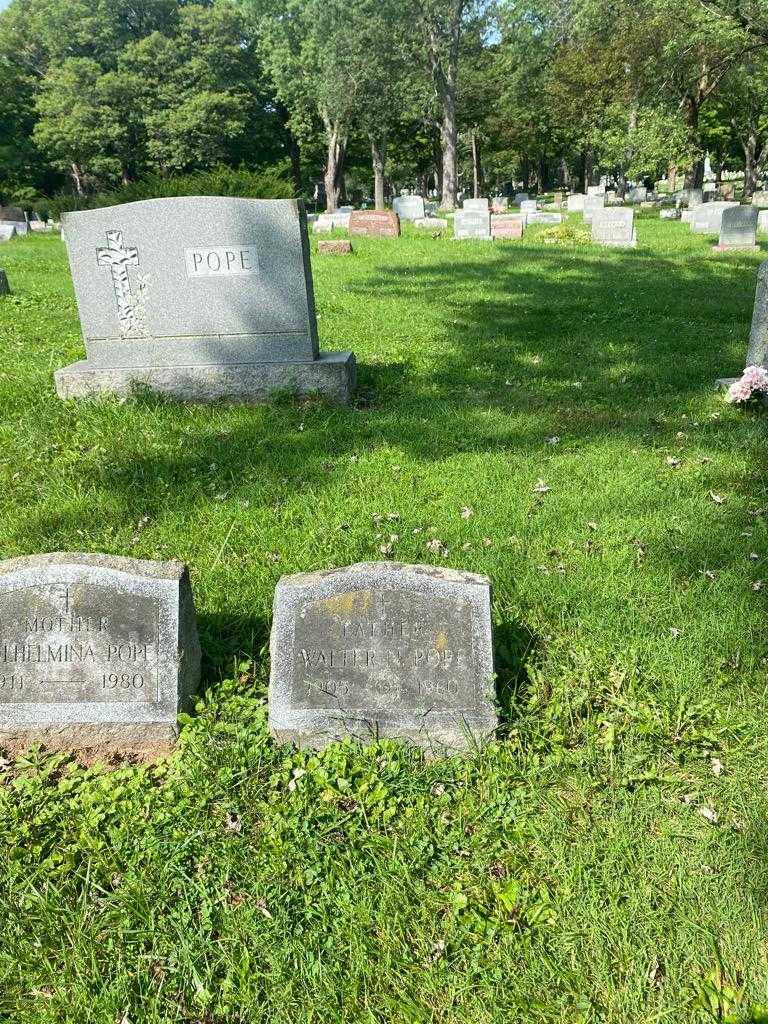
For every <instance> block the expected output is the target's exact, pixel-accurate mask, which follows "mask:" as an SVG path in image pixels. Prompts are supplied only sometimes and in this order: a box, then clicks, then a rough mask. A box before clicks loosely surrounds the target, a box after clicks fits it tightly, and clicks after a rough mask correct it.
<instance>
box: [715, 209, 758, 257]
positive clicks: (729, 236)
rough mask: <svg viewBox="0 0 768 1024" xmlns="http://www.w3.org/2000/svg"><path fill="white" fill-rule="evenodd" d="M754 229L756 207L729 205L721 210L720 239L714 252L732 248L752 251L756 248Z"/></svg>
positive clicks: (755, 228) (755, 224)
mask: <svg viewBox="0 0 768 1024" xmlns="http://www.w3.org/2000/svg"><path fill="white" fill-rule="evenodd" d="M756 231H757V207H755V206H732V207H729V208H728V209H726V210H723V216H722V218H721V220H720V241H719V242H718V244H717V245H716V246H714V249H715V251H716V252H727V251H729V250H733V249H742V250H744V249H746V250H748V251H750V252H753V251H754V250H755V249H757V245H756V244H755V233H756Z"/></svg>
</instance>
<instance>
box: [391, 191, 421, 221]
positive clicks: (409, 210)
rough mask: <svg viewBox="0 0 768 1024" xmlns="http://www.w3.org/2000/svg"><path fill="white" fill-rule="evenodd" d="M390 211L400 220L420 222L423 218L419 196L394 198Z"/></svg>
mask: <svg viewBox="0 0 768 1024" xmlns="http://www.w3.org/2000/svg"><path fill="white" fill-rule="evenodd" d="M392 209H393V210H394V211H395V213H396V214H397V215H398V216H399V217H400V220H420V219H421V218H422V217H424V216H425V211H424V200H423V199H422V197H421V196H396V197H395V198H394V199H393V201H392Z"/></svg>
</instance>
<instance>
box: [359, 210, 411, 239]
mask: <svg viewBox="0 0 768 1024" xmlns="http://www.w3.org/2000/svg"><path fill="white" fill-rule="evenodd" d="M349 233H350V235H372V236H374V237H378V238H398V237H399V235H400V218H399V217H398V216H397V214H396V213H394V212H393V211H392V210H355V211H354V213H353V214H352V216H351V217H350V218H349Z"/></svg>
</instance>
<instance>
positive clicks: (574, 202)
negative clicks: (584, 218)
mask: <svg viewBox="0 0 768 1024" xmlns="http://www.w3.org/2000/svg"><path fill="white" fill-rule="evenodd" d="M585 198H586V196H584V195H583V194H582V193H581V192H571V194H570V195H569V196H568V213H583V212H584V200H585Z"/></svg>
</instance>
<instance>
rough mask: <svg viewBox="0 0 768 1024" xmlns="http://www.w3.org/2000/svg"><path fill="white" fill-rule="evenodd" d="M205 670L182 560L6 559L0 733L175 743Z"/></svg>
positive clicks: (0, 583)
mask: <svg viewBox="0 0 768 1024" xmlns="http://www.w3.org/2000/svg"><path fill="white" fill-rule="evenodd" d="M199 679H200V644H199V642H198V637H197V624H196V620H195V608H194V603H193V600H192V590H191V588H190V584H189V575H188V573H187V569H186V567H185V566H184V565H182V563H181V562H145V561H139V560H138V559H135V558H117V557H115V556H112V555H95V554H64V553H56V554H50V555H33V556H31V557H28V558H16V559H12V560H10V561H5V562H0V744H2V745H11V746H24V745H28V744H29V743H30V742H32V741H34V740H42V741H43V742H44V743H45V744H46V745H48V746H51V747H59V748H78V747H92V746H101V745H107V746H117V747H120V748H124V749H148V748H150V749H151V748H156V747H160V748H162V747H167V746H169V745H170V744H172V743H173V741H174V739H175V737H176V734H177V714H178V712H179V711H180V710H185V709H188V708H189V704H190V700H191V697H192V694H193V693H194V692H195V690H196V689H197V685H198V682H199Z"/></svg>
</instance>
